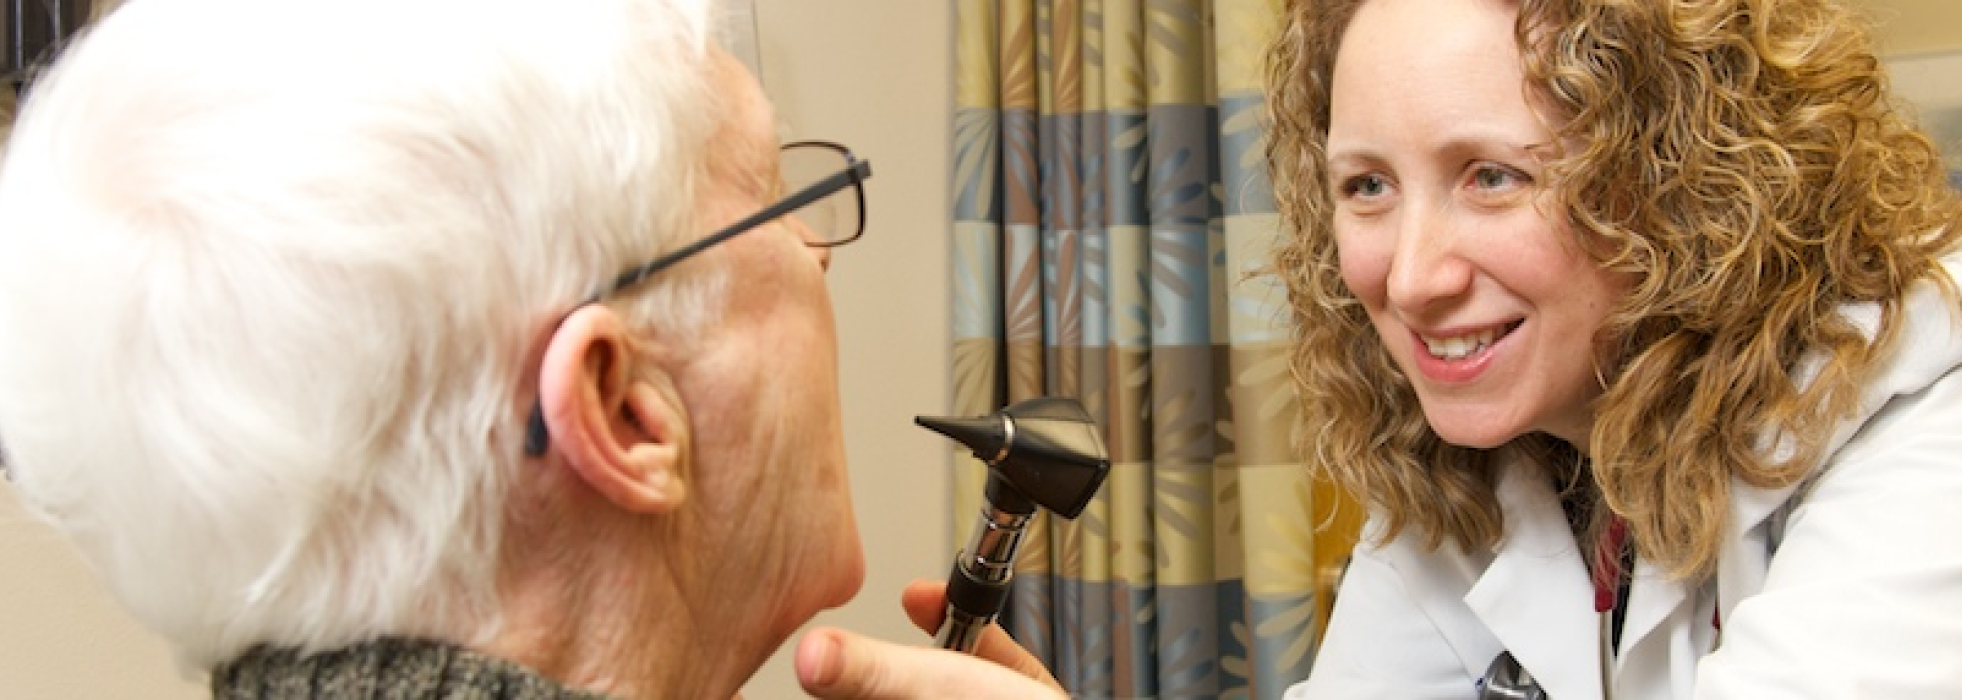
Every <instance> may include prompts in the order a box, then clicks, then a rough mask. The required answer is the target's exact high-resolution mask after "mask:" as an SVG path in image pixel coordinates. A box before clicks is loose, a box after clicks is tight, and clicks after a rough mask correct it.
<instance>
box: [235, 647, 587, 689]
mask: <svg viewBox="0 0 1962 700" xmlns="http://www.w3.org/2000/svg"><path fill="white" fill-rule="evenodd" d="M211 697H212V698H214V700H248V699H249V700H316V699H326V698H333V699H335V700H340V699H342V698H347V699H350V700H425V699H435V698H458V699H462V698H469V699H470V700H604V698H605V696H602V695H595V694H592V693H585V692H580V691H574V690H570V689H567V688H565V687H564V686H561V685H559V684H557V683H554V682H552V681H550V680H547V679H546V678H545V677H543V676H540V675H538V674H537V673H535V672H532V671H530V670H528V669H526V668H524V667H522V666H519V665H517V664H514V663H511V662H509V661H504V660H502V659H497V658H493V657H490V656H485V655H483V654H479V653H476V652H473V651H470V650H468V649H464V648H462V647H458V646H453V645H449V644H444V643H440V642H429V641H420V640H408V639H382V640H378V641H373V642H367V643H363V644H357V645H354V646H350V647H346V648H342V649H338V650H334V651H329V652H323V653H319V654H313V655H310V656H301V655H300V654H299V653H298V652H296V651H294V650H292V649H277V648H271V647H256V648H253V649H252V650H250V651H247V652H245V654H243V655H241V656H239V657H238V658H237V659H234V660H233V661H232V662H231V663H228V664H225V665H224V666H221V667H219V668H218V669H217V670H215V671H213V672H212V674H211Z"/></svg>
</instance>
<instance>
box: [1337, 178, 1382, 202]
mask: <svg viewBox="0 0 1962 700" xmlns="http://www.w3.org/2000/svg"><path fill="white" fill-rule="evenodd" d="M1389 189H1390V185H1389V183H1388V182H1385V181H1384V180H1383V176H1381V175H1358V176H1355V177H1352V178H1349V179H1347V180H1343V181H1342V187H1341V192H1342V196H1343V197H1345V198H1346V197H1363V198H1371V197H1381V196H1383V193H1384V192H1386V191H1388V190H1389Z"/></svg>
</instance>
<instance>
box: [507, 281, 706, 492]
mask: <svg viewBox="0 0 1962 700" xmlns="http://www.w3.org/2000/svg"><path fill="white" fill-rule="evenodd" d="M643 365H644V363H639V361H638V360H637V359H636V357H635V354H634V352H633V344H632V343H631V342H630V341H629V339H628V337H627V327H626V324H625V323H624V322H623V321H622V320H621V319H620V317H619V315H618V314H616V313H614V311H613V310H612V309H610V308H607V307H606V306H604V305H601V304H588V305H586V306H583V307H580V308H579V309H578V310H576V311H573V312H572V314H571V315H570V316H567V317H566V319H565V321H564V322H562V323H560V324H559V327H558V329H557V330H556V331H554V332H553V333H552V339H551V341H550V342H549V343H548V344H547V345H546V347H545V358H544V360H543V362H542V363H541V364H540V367H539V382H538V384H539V397H538V400H539V408H540V410H541V412H542V414H543V418H544V420H545V425H546V427H547V428H548V429H549V430H550V431H551V436H552V449H553V450H554V451H556V452H558V453H559V455H560V456H561V457H562V458H563V460H564V463H565V464H566V465H567V466H569V467H571V469H572V470H573V472H575V473H577V474H578V475H579V477H580V479H582V480H583V481H585V482H586V483H587V484H588V485H590V486H591V487H592V488H593V490H594V491H596V492H598V493H599V494H600V495H602V496H604V497H606V498H607V500H610V501H612V502H613V503H614V504H615V505H618V506H619V507H621V508H623V509H625V510H628V511H630V512H635V513H664V512H668V511H671V510H673V509H674V508H676V507H677V506H680V505H681V503H682V502H683V501H684V500H686V498H687V494H688V491H687V484H686V483H685V482H684V480H683V476H684V474H683V466H684V460H685V459H686V458H687V449H686V448H687V421H686V420H685V419H684V418H685V413H684V412H683V410H682V406H681V404H680V397H679V396H677V395H676V394H675V392H674V391H673V390H672V388H671V387H670V385H668V384H667V383H666V382H664V381H661V380H662V379H664V376H663V375H661V374H660V372H661V371H662V370H661V369H660V368H657V367H649V366H643Z"/></svg>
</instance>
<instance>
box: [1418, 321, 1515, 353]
mask: <svg viewBox="0 0 1962 700" xmlns="http://www.w3.org/2000/svg"><path fill="white" fill-rule="evenodd" d="M1418 337H1419V338H1422V339H1423V340H1424V348H1425V349H1426V350H1429V351H1430V352H1431V357H1435V358H1437V359H1440V360H1462V359H1464V358H1466V357H1469V356H1471V355H1472V354H1473V353H1476V352H1478V351H1480V350H1484V349H1485V348H1486V347H1487V346H1490V345H1491V344H1492V342H1493V341H1495V340H1498V339H1499V329H1497V328H1487V329H1485V330H1482V331H1479V332H1477V333H1473V334H1470V335H1461V336H1456V337H1451V338H1433V337H1430V336H1428V335H1423V336H1418Z"/></svg>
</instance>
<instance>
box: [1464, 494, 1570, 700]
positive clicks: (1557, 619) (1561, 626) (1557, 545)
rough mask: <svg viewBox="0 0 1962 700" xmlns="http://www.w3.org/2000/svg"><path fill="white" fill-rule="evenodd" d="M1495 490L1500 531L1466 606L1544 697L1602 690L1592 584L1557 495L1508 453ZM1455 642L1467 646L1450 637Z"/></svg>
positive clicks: (1565, 698)
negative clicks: (1503, 517)
mask: <svg viewBox="0 0 1962 700" xmlns="http://www.w3.org/2000/svg"><path fill="white" fill-rule="evenodd" d="M1498 497H1499V503H1500V506H1501V507H1502V508H1504V512H1505V513H1506V518H1507V522H1506V534H1505V538H1504V539H1503V540H1501V541H1500V542H1499V544H1498V546H1497V548H1496V554H1497V556H1496V557H1495V558H1494V559H1493V560H1492V564H1491V565H1490V566H1488V567H1486V569H1485V573H1484V574H1483V575H1482V576H1480V577H1479V579H1478V582H1477V583H1475V584H1473V586H1472V588H1471V590H1470V591H1468V592H1466V594H1465V599H1464V602H1465V605H1466V606H1468V607H1470V608H1471V610H1472V613H1473V614H1474V615H1477V616H1478V619H1479V621H1480V622H1482V623H1483V624H1484V625H1485V627H1486V629H1488V630H1490V631H1491V633H1492V634H1493V635H1494V636H1496V637H1498V639H1499V641H1500V643H1501V644H1502V645H1503V646H1504V648H1505V649H1506V650H1508V651H1511V652H1512V655H1513V658H1514V659H1517V660H1518V661H1519V664H1520V666H1522V667H1524V668H1525V669H1526V670H1527V672H1529V673H1531V674H1533V677H1534V678H1535V679H1538V681H1539V683H1540V686H1541V687H1542V688H1545V689H1546V691H1547V695H1548V696H1549V697H1555V698H1560V699H1561V700H1583V699H1585V698H1599V697H1601V654H1600V650H1599V649H1598V648H1596V645H1595V644H1593V643H1592V642H1593V641H1594V640H1596V639H1598V638H1599V637H1598V635H1599V634H1600V627H1599V625H1600V620H1599V617H1598V616H1597V615H1595V613H1594V588H1593V585H1592V584H1591V583H1589V581H1588V577H1587V567H1586V566H1585V565H1583V564H1582V563H1581V557H1580V552H1579V550H1578V549H1577V548H1576V547H1575V543H1574V536H1573V529H1572V528H1571V527H1570V526H1569V525H1568V524H1567V517H1566V514H1565V512H1564V511H1562V510H1561V509H1560V501H1559V496H1558V495H1557V494H1555V493H1554V491H1553V485H1552V484H1551V483H1550V482H1548V480H1547V479H1545V478H1542V476H1541V473H1540V471H1539V470H1538V469H1536V468H1534V467H1531V466H1528V465H1526V464H1524V463H1523V462H1521V461H1519V460H1507V461H1506V464H1505V466H1504V471H1503V472H1502V473H1501V475H1500V479H1499V485H1498ZM1577 640H1586V641H1585V642H1582V643H1578V644H1577V643H1576V641H1577ZM1454 646H1457V647H1458V648H1465V646H1463V645H1459V644H1457V643H1456V642H1455V640H1454ZM1466 661H1467V663H1468V665H1470V664H1474V663H1477V662H1478V661H1477V660H1475V659H1467V660H1466ZM1484 661H1485V662H1486V663H1489V662H1490V661H1491V660H1490V659H1485V660H1484ZM1470 670H1471V671H1472V676H1473V677H1479V676H1481V675H1483V674H1484V672H1485V668H1484V666H1478V667H1476V668H1471V669H1470Z"/></svg>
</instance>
